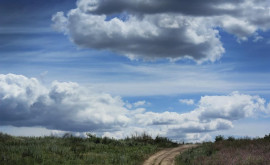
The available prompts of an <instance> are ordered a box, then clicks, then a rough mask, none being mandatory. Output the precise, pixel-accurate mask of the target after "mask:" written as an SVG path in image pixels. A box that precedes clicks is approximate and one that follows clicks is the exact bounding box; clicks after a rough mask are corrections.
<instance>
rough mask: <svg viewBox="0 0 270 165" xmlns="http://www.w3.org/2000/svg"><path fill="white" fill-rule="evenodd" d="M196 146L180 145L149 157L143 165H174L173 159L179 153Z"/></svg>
mask: <svg viewBox="0 0 270 165" xmlns="http://www.w3.org/2000/svg"><path fill="white" fill-rule="evenodd" d="M196 146H197V145H194V144H190V145H181V146H179V147H176V148H168V149H164V150H161V151H159V152H157V153H156V154H154V155H152V156H151V157H149V158H148V159H147V160H146V161H145V162H144V163H143V165H174V163H175V157H176V156H177V155H179V153H181V152H183V151H185V150H187V149H189V148H192V147H196Z"/></svg>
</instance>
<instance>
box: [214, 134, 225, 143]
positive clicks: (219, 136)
mask: <svg viewBox="0 0 270 165" xmlns="http://www.w3.org/2000/svg"><path fill="white" fill-rule="evenodd" d="M223 140H224V137H223V136H221V135H218V136H216V138H215V142H219V141H223Z"/></svg>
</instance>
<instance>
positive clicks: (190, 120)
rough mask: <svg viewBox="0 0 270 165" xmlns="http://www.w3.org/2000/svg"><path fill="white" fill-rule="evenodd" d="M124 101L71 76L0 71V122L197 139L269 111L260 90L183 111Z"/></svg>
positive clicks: (212, 98) (206, 100)
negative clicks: (46, 78)
mask: <svg viewBox="0 0 270 165" xmlns="http://www.w3.org/2000/svg"><path fill="white" fill-rule="evenodd" d="M145 103H146V102H145V101H141V102H137V103H136V105H137V106H141V105H143V104H145ZM126 104H127V103H125V102H124V101H123V100H122V99H121V98H120V97H118V96H111V95H110V94H106V93H97V92H94V91H92V90H91V89H89V88H86V87H82V86H80V85H79V84H77V83H73V82H58V81H54V82H53V83H52V84H51V85H50V87H46V86H44V85H42V84H41V83H40V82H39V81H38V80H37V79H36V78H27V77H25V76H22V75H14V74H7V75H1V74H0V125H1V126H7V125H11V126H15V127H37V126H38V127H44V128H47V129H51V130H54V131H57V130H59V131H60V132H61V131H73V132H80V133H82V132H89V131H91V132H97V133H98V134H100V135H103V136H112V137H116V138H121V137H125V136H129V135H131V134H134V133H135V132H137V133H142V132H149V133H150V134H152V135H153V136H155V135H163V136H168V137H171V138H175V139H178V140H179V139H183V140H184V139H185V140H196V139H207V138H208V136H207V133H209V132H213V131H218V130H226V129H230V128H232V127H233V121H235V120H239V119H243V118H247V117H252V116H256V115H257V114H269V107H270V106H269V105H270V104H269V103H268V104H267V103H266V101H265V100H264V99H263V98H261V97H259V96H250V95H245V94H240V93H238V92H234V93H232V94H230V95H225V96H203V97H202V98H201V99H200V101H199V103H198V105H197V108H196V109H194V110H193V111H190V112H187V113H182V114H180V113H177V112H162V113H158V112H151V111H147V110H146V109H144V108H136V106H135V104H134V106H132V107H134V108H135V109H131V108H132V107H130V108H126V107H127V105H126ZM198 134H200V136H199V135H198ZM192 137H193V139H192Z"/></svg>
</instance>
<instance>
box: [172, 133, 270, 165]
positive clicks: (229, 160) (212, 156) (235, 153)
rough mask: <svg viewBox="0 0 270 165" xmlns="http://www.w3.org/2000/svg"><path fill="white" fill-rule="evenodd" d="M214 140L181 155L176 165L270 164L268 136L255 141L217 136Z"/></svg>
mask: <svg viewBox="0 0 270 165" xmlns="http://www.w3.org/2000/svg"><path fill="white" fill-rule="evenodd" d="M215 140H216V141H215V143H203V144H202V145H201V146H200V147H198V148H194V149H190V150H188V151H186V152H185V153H183V154H181V155H180V156H178V157H177V158H176V162H177V165H198V164H199V165H217V164H218V165H228V164H229V165H269V164H270V134H269V135H266V136H265V137H264V138H257V139H250V138H248V137H246V138H241V139H235V138H234V137H228V138H227V139H225V138H224V137H223V136H217V137H216V139H215Z"/></svg>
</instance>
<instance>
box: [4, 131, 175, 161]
mask: <svg viewBox="0 0 270 165" xmlns="http://www.w3.org/2000/svg"><path fill="white" fill-rule="evenodd" d="M175 146H177V144H176V143H173V142H172V141H170V140H169V139H167V138H164V137H156V138H154V139H153V138H151V136H148V135H146V134H143V135H140V136H132V137H127V138H125V139H122V140H115V139H111V138H107V137H104V138H101V137H96V136H95V135H91V134H88V138H80V137H74V136H71V135H69V134H66V135H65V136H63V137H53V136H49V137H13V136H10V135H7V134H3V133H0V164H1V165H8V164H10V165H26V164H44V165H58V164H65V165H74V164H95V165H114V164H115V165H138V164H141V163H142V162H143V161H144V160H145V159H146V158H147V157H148V156H149V155H151V154H153V153H155V152H157V151H158V150H160V149H162V148H167V147H175Z"/></svg>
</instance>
